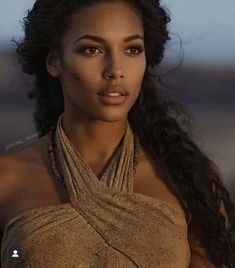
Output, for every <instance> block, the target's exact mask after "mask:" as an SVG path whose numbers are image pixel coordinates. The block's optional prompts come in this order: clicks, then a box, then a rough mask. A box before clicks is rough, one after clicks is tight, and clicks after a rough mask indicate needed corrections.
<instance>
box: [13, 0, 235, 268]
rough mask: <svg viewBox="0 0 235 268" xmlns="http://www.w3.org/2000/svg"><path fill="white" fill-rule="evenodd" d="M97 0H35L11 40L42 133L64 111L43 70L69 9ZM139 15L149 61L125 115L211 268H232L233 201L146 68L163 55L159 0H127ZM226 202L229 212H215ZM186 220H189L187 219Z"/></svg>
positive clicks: (164, 18) (179, 111)
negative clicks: (17, 37)
mask: <svg viewBox="0 0 235 268" xmlns="http://www.w3.org/2000/svg"><path fill="white" fill-rule="evenodd" d="M98 2H113V1H108V0H106V1H105V0H101V1H97V0H37V1H36V2H35V4H34V6H33V8H32V10H30V11H28V14H27V16H26V17H25V18H24V30H25V36H24V39H23V40H21V41H19V42H17V41H14V42H15V43H16V45H17V49H16V52H17V55H18V59H19V62H20V63H21V65H22V69H23V71H24V72H25V73H28V74H30V75H33V76H34V86H35V88H34V89H33V90H32V91H31V92H30V93H29V97H30V98H31V99H35V101H36V107H35V112H34V120H35V125H36V130H37V131H40V132H41V136H43V135H45V134H47V133H48V131H49V129H50V127H51V126H53V125H55V124H56V122H57V119H58V116H59V115H60V114H61V113H63V111H64V102H63V93H62V86H61V84H60V81H59V79H58V78H54V77H52V76H51V75H50V74H49V73H48V72H47V69H46V57H47V55H48V54H49V52H50V51H51V50H57V51H61V38H62V35H63V33H64V32H65V31H66V29H68V27H69V23H70V18H71V15H72V14H73V13H74V11H75V10H78V9H82V8H83V7H87V6H89V5H94V4H97V3H98ZM126 2H127V3H130V4H132V5H133V6H134V7H136V8H137V10H138V11H139V12H140V13H139V14H141V15H142V20H143V25H144V33H145V40H144V41H145V48H146V49H145V50H146V61H147V68H146V72H145V74H144V78H143V83H142V88H141V92H140V95H139V96H138V99H137V101H136V103H135V104H134V106H133V107H132V109H131V110H130V112H129V115H128V119H129V122H130V125H131V126H132V128H133V130H134V131H135V133H136V134H137V135H138V137H139V140H140V142H141V144H142V145H143V146H144V148H146V150H147V151H148V152H149V153H150V154H151V155H152V157H153V159H155V160H156V161H157V160H158V163H161V168H162V170H164V174H165V177H166V178H167V177H169V178H170V179H169V180H167V179H166V183H167V184H168V186H169V187H170V189H171V190H172V191H173V192H174V194H175V195H176V196H177V197H178V199H179V201H180V202H181V204H182V206H183V208H184V210H185V212H186V215H187V220H188V224H189V228H190V227H192V228H193V229H194V230H195V232H196V233H197V234H198V236H199V237H200V239H201V242H202V244H203V245H204V246H205V248H206V251H207V254H208V258H209V259H210V260H211V261H212V262H213V263H214V264H215V265H216V267H230V268H232V267H234V266H233V264H234V263H233V256H234V254H235V249H234V243H233V241H232V232H231V230H232V223H233V219H234V217H233V212H234V207H233V203H232V201H231V199H230V196H229V193H228V191H227V190H226V188H225V187H224V184H223V182H222V180H221V176H220V174H219V172H218V170H217V168H216V165H215V164H214V163H213V162H212V161H211V160H210V159H209V158H208V157H207V156H206V155H205V154H204V153H203V152H202V151H201V150H200V149H199V148H198V146H197V145H196V144H195V143H194V142H193V141H192V138H191V131H190V130H191V121H190V116H189V115H188V114H187V113H186V112H185V111H184V109H183V108H182V106H181V105H180V104H178V103H176V102H174V101H173V100H171V99H170V97H169V96H168V94H166V93H164V92H163V91H160V90H159V89H158V88H157V86H156V84H155V83H154V77H156V76H155V75H154V74H153V73H152V72H151V68H153V67H155V66H157V65H158V64H159V63H160V62H161V61H162V59H163V55H164V49H165V45H166V43H167V40H169V39H170V37H169V32H168V30H167V24H168V22H169V21H170V18H169V16H168V14H167V13H166V11H165V10H164V9H163V8H162V7H161V6H160V3H159V1H157V0H127V1H126ZM222 203H223V204H224V207H225V211H226V214H227V217H228V227H227V228H226V222H225V217H224V215H223V214H222V213H221V210H220V209H221V204H222ZM189 219H191V220H190V221H189Z"/></svg>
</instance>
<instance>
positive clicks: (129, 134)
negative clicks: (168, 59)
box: [0, 0, 234, 268]
mask: <svg viewBox="0 0 235 268" xmlns="http://www.w3.org/2000/svg"><path fill="white" fill-rule="evenodd" d="M168 22H169V17H168V16H167V14H166V12H165V11H164V10H163V9H162V8H161V6H160V4H159V1H153V0H148V1H147V0H145V1H140V0H138V1H93V0H89V1H88V0H86V1H75V0H69V1H68V0H66V1H65V0H56V1H55V0H37V1H36V2H35V4H34V7H33V9H32V10H31V11H30V12H29V13H28V15H27V17H26V18H25V19H24V25H25V38H24V40H23V41H22V42H19V43H17V42H16V43H17V45H18V47H17V54H18V57H19V60H20V63H21V64H22V67H23V71H24V72H25V73H28V74H30V75H34V76H35V80H34V81H35V89H34V91H33V92H32V93H31V94H30V97H31V98H34V99H35V100H36V111H35V123H36V128H37V131H41V137H40V139H39V140H38V141H37V142H35V143H34V144H33V145H31V146H27V147H26V148H24V149H21V150H19V151H16V152H14V153H13V152H12V153H9V154H7V155H5V156H2V157H1V161H0V163H1V176H0V177H1V187H0V188H1V190H0V198H1V199H0V200H1V204H2V205H1V208H2V210H1V219H2V221H1V226H2V233H3V238H2V250H1V263H2V266H3V267H4V268H7V267H50V268H53V267H56V268H58V267H63V268H64V267H167V268H169V267H174V268H183V267H191V268H195V267H208V268H209V267H232V266H233V264H232V261H233V260H232V257H233V254H234V248H233V245H232V240H231V233H230V227H231V221H232V211H233V207H232V202H231V200H230V197H229V195H228V192H227V190H226V189H225V188H224V185H223V182H222V181H221V179H220V176H219V174H218V171H217V169H216V167H215V165H214V164H213V162H212V161H211V160H209V159H208V158H207V157H206V156H205V155H204V154H203V153H202V152H201V151H200V150H199V148H198V147H197V146H196V145H195V144H194V143H193V141H192V140H191V139H190V135H189V128H187V127H189V124H188V125H186V123H184V124H183V123H180V122H181V120H180V119H185V118H187V115H186V114H185V113H184V111H183V109H182V108H181V107H180V106H179V105H178V104H177V103H175V102H173V101H171V100H170V99H169V98H168V97H167V96H166V95H165V94H163V93H161V92H160V91H159V90H158V89H157V88H156V86H155V85H154V83H153V77H154V76H153V74H152V73H151V70H150V68H151V67H155V66H157V65H158V64H159V63H160V62H161V60H162V58H163V52H164V47H165V44H166V42H167V40H169V33H168V31H167V23H168ZM177 118H178V119H179V120H178V119H177ZM182 122H185V120H183V121H182ZM9 165H10V168H7V167H8V166H9ZM16 200H17V202H16ZM12 255H14V256H13V257H12ZM15 255H18V257H15Z"/></svg>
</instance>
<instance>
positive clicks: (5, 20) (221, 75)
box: [0, 0, 235, 199]
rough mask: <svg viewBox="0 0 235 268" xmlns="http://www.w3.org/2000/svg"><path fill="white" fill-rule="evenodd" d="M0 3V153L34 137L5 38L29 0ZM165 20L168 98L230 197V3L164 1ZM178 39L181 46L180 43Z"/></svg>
mask: <svg viewBox="0 0 235 268" xmlns="http://www.w3.org/2000/svg"><path fill="white" fill-rule="evenodd" d="M0 1H1V4H0V6H1V8H0V109H1V112H0V130H1V131H0V153H7V152H9V151H11V150H15V149H17V148H19V147H22V146H26V145H27V144H28V143H30V142H33V141H34V140H35V139H37V136H38V133H36V131H35V128H34V124H33V103H32V102H31V101H30V100H29V99H28V98H27V92H28V91H29V90H30V88H31V87H32V85H31V84H32V83H31V80H32V79H31V77H29V76H27V75H25V74H22V72H21V68H20V66H19V65H18V63H17V59H16V57H15V51H14V49H15V46H14V43H13V42H11V41H10V40H11V39H12V38H15V39H16V40H18V39H20V38H21V37H22V36H23V28H22V26H21V23H20V21H22V18H23V17H24V16H25V15H26V12H27V9H30V8H31V7H32V5H33V3H34V0H20V1H16V0H8V1H3V0H0ZM162 4H163V6H164V7H165V8H166V9H168V12H169V13H170V16H171V19H172V21H171V23H170V25H169V30H170V33H171V38H172V40H171V41H170V42H169V44H168V46H167V49H166V55H165V58H164V61H163V64H162V65H161V67H159V68H160V69H161V71H162V72H163V73H166V72H167V70H170V69H172V68H175V67H176V66H177V65H178V64H179V62H180V55H183V54H184V59H183V62H182V65H181V67H180V68H179V69H177V70H176V71H175V72H173V73H171V74H168V75H166V76H164V79H163V82H164V83H165V84H166V85H167V87H168V91H169V93H170V95H172V97H174V98H175V99H177V100H178V101H179V102H181V103H182V104H184V106H185V107H186V109H187V110H189V111H190V112H191V113H192V115H193V118H194V122H195V127H194V132H193V133H194V134H193V136H194V140H195V141H196V142H197V143H198V144H199V146H200V148H201V149H202V150H203V151H204V152H206V154H207V155H208V156H209V157H211V158H212V159H213V160H214V161H215V162H216V163H217V164H218V166H219V168H220V169H221V172H222V174H223V176H224V180H225V185H226V186H227V187H228V190H229V192H230V193H231V194H232V198H233V199H235V146H234V143H235V91H234V86H235V51H234V47H235V27H234V25H235V2H234V0H227V1H225V2H222V1H218V0H213V1H212V0H207V1H205V0H197V1H189V0H177V1H175V0H164V1H162ZM179 37H180V38H181V40H182V42H180V39H179Z"/></svg>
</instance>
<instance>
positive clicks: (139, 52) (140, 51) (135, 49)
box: [128, 46, 144, 55]
mask: <svg viewBox="0 0 235 268" xmlns="http://www.w3.org/2000/svg"><path fill="white" fill-rule="evenodd" d="M128 50H132V51H137V52H136V53H135V52H134V53H131V54H136V55H138V54H141V53H142V52H143V51H144V48H143V47H142V46H135V47H129V48H128Z"/></svg>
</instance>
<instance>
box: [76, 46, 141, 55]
mask: <svg viewBox="0 0 235 268" xmlns="http://www.w3.org/2000/svg"><path fill="white" fill-rule="evenodd" d="M88 48H95V49H98V48H97V47H94V46H84V47H81V48H80V49H79V50H78V52H82V53H84V54H87V55H93V54H96V53H85V51H86V50H87V49H88ZM131 48H134V49H138V50H139V53H131V54H133V55H139V54H141V53H142V52H144V48H143V47H142V46H131V47H129V48H128V49H131Z"/></svg>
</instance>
